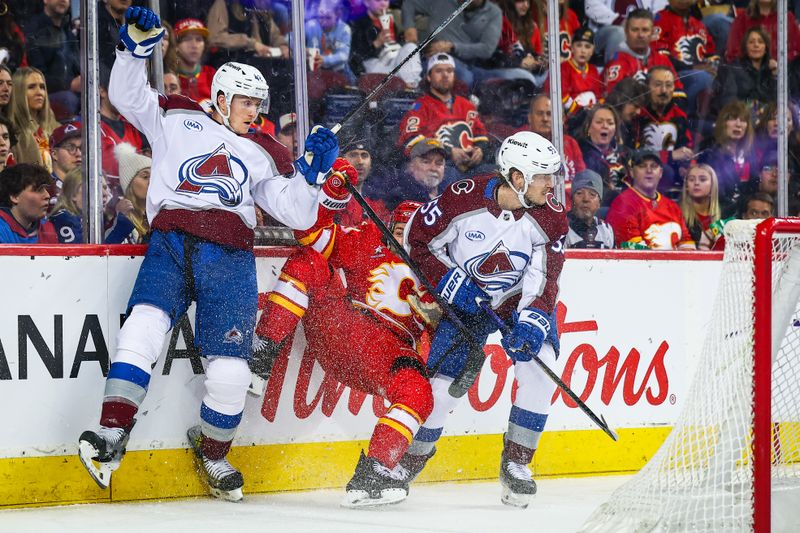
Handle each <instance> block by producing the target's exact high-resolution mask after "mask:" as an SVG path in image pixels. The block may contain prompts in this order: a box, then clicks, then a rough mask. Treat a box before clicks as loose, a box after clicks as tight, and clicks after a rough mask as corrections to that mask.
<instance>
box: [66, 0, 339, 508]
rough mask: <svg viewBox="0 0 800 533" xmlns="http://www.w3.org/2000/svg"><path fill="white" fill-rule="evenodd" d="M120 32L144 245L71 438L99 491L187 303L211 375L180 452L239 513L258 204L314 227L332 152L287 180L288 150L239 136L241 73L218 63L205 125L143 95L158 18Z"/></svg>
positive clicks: (328, 148)
mask: <svg viewBox="0 0 800 533" xmlns="http://www.w3.org/2000/svg"><path fill="white" fill-rule="evenodd" d="M125 21H126V23H125V24H124V25H123V26H122V27H121V28H120V39H121V43H120V45H119V46H118V49H117V57H116V61H115V62H114V67H113V69H112V71H111V82H110V84H109V98H110V99H111V102H112V103H113V104H114V105H115V106H116V107H117V109H119V110H120V112H121V113H122V114H123V115H124V116H125V118H126V119H127V120H128V121H130V122H131V123H132V124H133V125H134V126H135V127H136V128H137V129H139V130H140V131H142V132H143V133H144V134H145V135H146V136H147V139H148V140H149V141H150V145H151V146H152V147H153V167H152V175H151V179H150V188H149V190H148V194H147V216H148V219H149V220H150V227H151V228H152V230H153V233H152V237H151V239H150V245H149V247H148V249H147V254H146V255H145V258H144V262H143V263H142V266H141V268H140V269H139V274H138V276H137V278H136V284H135V286H134V288H133V294H132V295H131V299H130V301H129V303H128V309H129V314H128V318H127V320H126V321H125V324H124V326H123V327H122V329H121V330H120V332H119V339H118V342H117V352H116V354H115V355H114V356H113V358H112V361H111V368H110V370H109V373H108V379H107V380H106V387H105V394H104V398H103V407H102V413H101V417H100V428H99V429H98V430H96V431H85V432H84V433H83V434H82V435H81V436H80V440H79V453H80V458H81V461H82V462H83V464H84V465H85V466H86V468H87V470H88V471H89V473H90V474H91V475H92V477H94V479H95V481H97V483H98V484H99V485H100V486H101V487H107V486H108V484H109V482H110V478H111V473H112V472H113V471H114V470H115V469H116V468H117V467H118V466H119V462H120V460H121V459H122V456H123V455H124V453H125V446H126V444H127V442H128V437H129V435H130V431H131V428H132V427H133V424H134V422H135V419H134V416H135V415H136V412H137V411H138V409H139V406H140V405H141V403H142V401H143V400H144V398H145V394H146V393H147V387H148V384H149V382H150V372H151V369H152V367H153V366H154V365H155V363H156V361H157V359H158V357H159V355H160V354H161V350H162V348H163V344H164V337H165V335H166V334H167V332H168V331H169V330H170V328H172V326H173V325H174V324H175V321H176V320H177V319H178V318H179V317H180V316H181V315H183V314H184V313H185V312H186V309H187V308H188V307H189V304H190V303H191V302H192V300H194V301H196V302H197V311H196V320H195V322H196V327H195V331H196V335H195V342H196V344H197V346H198V348H199V349H200V352H201V354H202V355H203V356H204V357H205V358H206V359H207V360H208V365H207V368H206V382H205V387H206V394H205V396H204V398H203V403H202V405H201V408H200V420H201V422H200V425H199V426H196V427H193V428H191V429H190V430H189V440H190V443H191V445H192V446H193V448H194V450H195V452H196V457H197V462H198V469H199V471H200V472H201V474H202V475H203V476H204V477H205V479H206V481H207V482H208V484H209V487H210V491H211V493H212V494H213V495H214V496H217V497H220V498H224V499H228V500H232V501H237V500H240V499H241V498H242V486H243V484H244V480H243V478H242V475H241V473H240V472H239V471H237V470H236V469H235V468H234V467H233V466H231V464H230V463H229V462H228V461H227V459H226V455H227V453H228V450H229V449H230V446H231V441H232V440H233V437H234V434H235V433H236V428H237V426H238V425H239V422H240V420H241V417H242V410H243V408H244V404H245V397H246V395H247V388H248V386H249V384H250V370H249V368H248V364H247V360H248V359H249V357H250V351H251V347H252V335H253V329H254V327H255V318H256V311H257V305H258V300H257V298H258V297H257V294H258V293H257V287H256V268H255V258H254V256H253V227H254V226H255V223H256V218H255V208H254V202H258V204H259V206H261V207H263V208H264V210H265V211H267V213H269V214H270V215H271V216H273V217H275V218H276V219H277V220H279V221H281V222H283V223H284V224H286V225H288V226H290V227H292V228H297V229H305V228H308V227H310V226H312V225H313V224H314V222H315V221H316V216H317V204H318V203H320V202H321V201H323V199H324V198H326V197H325V196H323V195H320V192H319V188H318V186H317V185H318V184H319V182H320V181H322V180H323V179H324V178H323V176H324V174H325V173H326V172H327V171H328V169H329V168H330V166H331V164H332V163H333V161H334V160H335V159H336V156H337V153H338V150H339V147H338V144H337V141H336V137H335V136H334V135H333V134H332V133H331V132H330V131H328V130H325V129H320V130H318V131H317V132H316V133H312V134H311V135H309V137H308V138H307V139H306V144H305V146H306V149H307V150H309V151H313V158H310V160H311V162H310V164H309V163H307V162H306V161H305V159H304V158H301V159H300V160H298V161H297V162H295V166H296V168H297V170H295V166H293V165H292V161H291V157H290V155H289V152H288V151H287V150H286V148H285V147H283V146H282V145H281V144H279V143H278V142H277V141H276V140H275V139H273V138H272V137H270V136H269V135H263V134H259V133H249V128H250V124H251V123H252V122H253V120H255V119H256V117H258V113H259V110H260V109H261V108H262V106H264V105H265V104H266V103H267V102H268V99H269V87H268V86H267V83H266V81H265V80H264V78H263V77H262V76H261V74H260V73H259V72H258V70H257V69H255V68H253V67H250V66H248V65H243V64H240V63H226V64H225V65H223V66H222V67H220V69H219V70H218V71H217V73H216V75H215V76H214V79H213V81H212V85H211V88H212V94H213V95H214V98H215V99H214V101H213V106H214V109H213V111H212V113H211V115H207V114H206V113H204V112H203V110H202V109H201V108H200V107H199V106H198V105H197V104H196V103H195V102H194V101H192V100H189V99H188V98H184V97H182V96H170V97H165V96H163V95H160V94H158V93H157V92H156V91H154V90H152V89H151V88H150V87H149V86H148V84H147V62H146V58H147V57H148V56H149V55H150V54H151V53H152V50H153V48H154V47H160V46H161V45H160V43H161V37H162V35H163V32H164V30H163V29H162V28H161V24H160V21H159V19H158V16H157V15H155V14H154V13H153V12H152V11H150V10H148V9H144V8H139V7H131V8H128V10H127V12H126V13H125ZM286 176H289V178H288V179H287V177H286ZM94 461H97V464H95V463H94Z"/></svg>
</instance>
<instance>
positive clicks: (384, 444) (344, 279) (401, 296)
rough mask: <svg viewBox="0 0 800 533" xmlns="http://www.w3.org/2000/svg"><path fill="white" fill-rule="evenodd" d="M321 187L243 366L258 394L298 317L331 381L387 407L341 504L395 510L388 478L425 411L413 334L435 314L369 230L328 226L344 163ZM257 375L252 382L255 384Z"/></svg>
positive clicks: (404, 213)
mask: <svg viewBox="0 0 800 533" xmlns="http://www.w3.org/2000/svg"><path fill="white" fill-rule="evenodd" d="M334 172H335V173H334V174H333V175H332V176H331V177H330V178H329V179H328V180H327V181H326V184H327V185H325V186H324V188H323V190H322V193H323V194H326V195H327V196H328V198H326V200H325V201H323V202H322V203H321V204H320V207H319V215H318V219H317V223H316V224H315V225H314V226H313V227H311V228H310V229H308V230H306V231H296V232H295V236H296V237H297V239H298V241H299V242H300V243H301V244H302V245H303V247H302V248H300V249H298V250H297V251H296V252H294V253H293V254H292V255H291V256H290V257H289V259H288V260H287V261H286V263H285V264H284V266H283V268H282V270H281V273H280V275H279V277H278V282H277V283H276V285H275V287H274V288H273V290H272V292H271V293H270V294H269V296H268V302H267V306H266V308H265V309H264V313H263V314H262V316H261V319H260V321H259V323H258V326H257V327H256V335H257V338H256V342H257V343H258V344H257V346H256V347H255V350H254V352H255V353H254V354H253V361H252V363H251V370H252V371H253V373H254V383H257V385H254V389H256V391H258V389H260V388H262V385H261V383H259V382H260V379H267V378H268V377H269V372H270V370H271V367H272V364H273V362H274V360H275V358H276V356H277V354H278V352H279V350H280V348H281V346H282V345H283V344H284V343H285V342H286V339H290V340H289V342H291V338H292V337H293V333H294V330H295V328H296V327H297V325H298V324H299V322H300V321H301V320H302V321H303V325H304V330H305V334H306V340H307V342H308V347H307V349H308V350H311V352H312V353H313V354H314V355H315V357H316V359H317V361H318V362H319V363H320V366H322V368H323V369H324V370H325V372H327V373H328V374H330V375H332V376H333V377H334V378H336V379H337V380H338V381H339V382H341V383H343V384H345V385H347V386H349V387H353V388H355V389H359V390H362V391H365V392H367V393H369V394H374V395H377V396H380V397H382V398H385V399H387V400H389V402H390V403H391V406H390V407H389V410H388V411H387V412H386V414H384V415H383V416H382V417H381V418H380V419H379V420H378V423H377V425H376V426H375V431H374V432H373V434H372V438H371V440H370V443H369V449H368V451H367V454H366V455H365V454H364V453H363V452H362V453H361V457H360V458H359V461H358V465H357V466H356V471H355V474H354V475H353V478H352V479H351V480H350V482H349V483H348V484H347V496H346V498H345V500H344V502H343V505H344V506H347V507H360V506H367V505H381V504H388V503H396V502H399V501H401V500H403V499H405V497H406V495H407V494H408V481H407V480H402V479H399V478H398V477H397V476H392V475H391V471H392V469H393V468H395V466H396V465H397V463H398V461H399V459H400V457H402V456H403V454H404V453H405V451H406V450H407V449H408V446H409V444H410V443H411V440H412V438H413V436H414V434H415V433H416V432H417V429H418V428H419V426H420V425H421V424H422V423H423V422H424V421H425V419H426V418H427V417H428V415H429V414H430V412H431V409H432V408H433V395H432V392H431V386H430V384H429V383H428V379H427V377H426V370H425V363H424V361H423V359H422V358H421V357H420V355H419V354H418V353H417V344H418V341H419V338H420V335H421V334H422V332H423V331H425V329H426V328H432V327H435V324H436V322H438V315H439V314H440V311H439V308H438V306H437V305H436V303H435V301H434V299H433V298H432V297H431V295H430V294H429V293H427V292H425V290H424V288H423V287H422V286H421V285H420V283H419V282H418V280H417V278H416V276H415V275H414V274H413V272H412V271H411V269H410V268H409V267H408V265H406V263H404V262H403V261H402V260H401V259H400V258H399V257H398V256H397V255H395V254H394V252H392V251H391V250H390V249H389V248H388V247H387V246H386V244H387V243H385V242H384V241H383V239H382V236H381V233H380V231H379V230H378V228H377V226H375V225H374V224H373V223H372V222H370V221H365V222H363V223H361V224H360V225H359V226H357V227H354V228H345V227H342V226H339V225H338V224H335V223H334V221H333V217H334V213H335V212H336V211H337V210H341V209H344V208H345V207H346V205H347V202H348V200H349V199H350V194H349V192H348V191H347V189H346V188H345V183H344V180H349V181H350V182H351V183H353V184H355V183H356V182H357V178H358V175H357V172H356V170H355V168H353V167H352V166H351V165H350V163H348V162H347V160H345V159H341V158H340V159H338V160H337V161H336V163H335V164H334ZM420 205H421V204H419V203H418V202H410V201H405V202H402V203H400V204H399V205H398V207H397V208H396V209H395V210H394V212H393V215H392V222H391V225H392V226H393V230H394V231H395V232H397V233H396V234H401V233H400V232H401V231H402V229H403V226H405V223H406V222H407V221H408V219H409V218H410V217H411V215H412V214H413V212H414V211H415V210H416V209H417V208H418V207H419V206H420ZM259 378H260V379H259Z"/></svg>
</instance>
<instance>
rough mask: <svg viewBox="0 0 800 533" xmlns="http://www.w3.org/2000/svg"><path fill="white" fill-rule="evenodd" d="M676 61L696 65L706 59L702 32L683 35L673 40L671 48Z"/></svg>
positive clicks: (704, 39) (704, 40) (704, 37)
mask: <svg viewBox="0 0 800 533" xmlns="http://www.w3.org/2000/svg"><path fill="white" fill-rule="evenodd" d="M673 52H674V53H675V56H676V58H677V60H678V61H680V62H681V63H686V64H687V65H696V64H698V63H702V62H703V61H705V59H706V36H705V35H704V34H702V33H700V34H694V35H684V36H683V37H681V38H680V39H678V40H677V41H675V49H674V50H673Z"/></svg>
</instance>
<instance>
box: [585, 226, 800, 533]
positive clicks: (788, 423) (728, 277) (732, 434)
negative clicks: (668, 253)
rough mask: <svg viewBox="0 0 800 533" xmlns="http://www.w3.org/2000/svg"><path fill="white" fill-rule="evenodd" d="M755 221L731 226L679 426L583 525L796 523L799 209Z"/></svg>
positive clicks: (787, 527)
mask: <svg viewBox="0 0 800 533" xmlns="http://www.w3.org/2000/svg"><path fill="white" fill-rule="evenodd" d="M757 222H758V221H744V220H742V221H731V222H729V223H728V224H727V225H726V226H725V239H726V246H725V255H724V260H723V267H722V275H721V278H720V286H719V292H718V294H717V298H716V301H715V303H714V308H713V314H712V318H711V322H710V323H709V324H708V326H707V333H706V338H705V342H704V345H703V350H702V353H701V355H700V356H699V358H698V361H697V370H696V372H695V376H694V379H693V382H692V385H691V387H690V389H689V393H688V396H687V400H686V403H685V406H684V408H683V410H682V412H681V414H680V416H679V417H678V420H677V421H676V422H675V425H674V427H673V430H672V432H671V433H670V434H669V436H668V437H667V439H666V441H665V442H664V444H663V445H662V446H661V448H660V449H659V450H658V452H657V453H656V454H655V455H654V456H653V458H652V459H651V460H650V461H649V462H648V463H647V464H646V465H645V466H644V468H642V470H641V471H640V472H639V473H637V474H636V475H635V476H634V477H633V478H631V479H630V480H629V481H628V482H626V483H625V484H624V485H622V486H621V487H619V488H618V489H617V490H616V491H615V492H614V493H613V494H612V495H611V497H610V499H609V501H608V502H606V503H604V504H603V505H602V506H601V507H599V508H598V509H597V510H596V511H595V512H594V514H592V515H591V516H590V517H589V519H588V521H587V522H586V524H584V526H583V527H582V528H581V530H580V531H581V532H585V533H589V532H612V531H613V532H615V533H617V532H622V531H636V532H640V531H641V532H644V531H659V532H666V531H669V532H673V531H674V532H679V531H680V532H683V531H709V532H711V531H714V532H716V531H726V532H727V531H756V532H758V533H761V532H765V531H770V526H771V527H772V531H795V532H797V531H800V321H798V318H799V316H798V297H800V219H795V220H791V219H780V220H776V219H770V220H767V221H764V222H763V223H761V225H758V226H757V225H756V223H757ZM773 348H774V349H773Z"/></svg>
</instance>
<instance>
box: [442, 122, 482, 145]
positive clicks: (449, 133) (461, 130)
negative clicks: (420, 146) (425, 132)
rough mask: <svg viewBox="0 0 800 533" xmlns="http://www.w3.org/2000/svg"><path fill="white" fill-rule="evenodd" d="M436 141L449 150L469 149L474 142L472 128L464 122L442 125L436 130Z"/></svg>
mask: <svg viewBox="0 0 800 533" xmlns="http://www.w3.org/2000/svg"><path fill="white" fill-rule="evenodd" d="M436 140H437V141H439V142H440V143H442V145H443V146H447V147H448V148H468V147H470V146H472V144H473V142H474V141H473V137H472V128H471V127H470V125H469V124H467V123H466V122H463V121H459V122H451V123H449V124H444V125H442V126H441V127H440V128H439V129H438V130H436Z"/></svg>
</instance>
